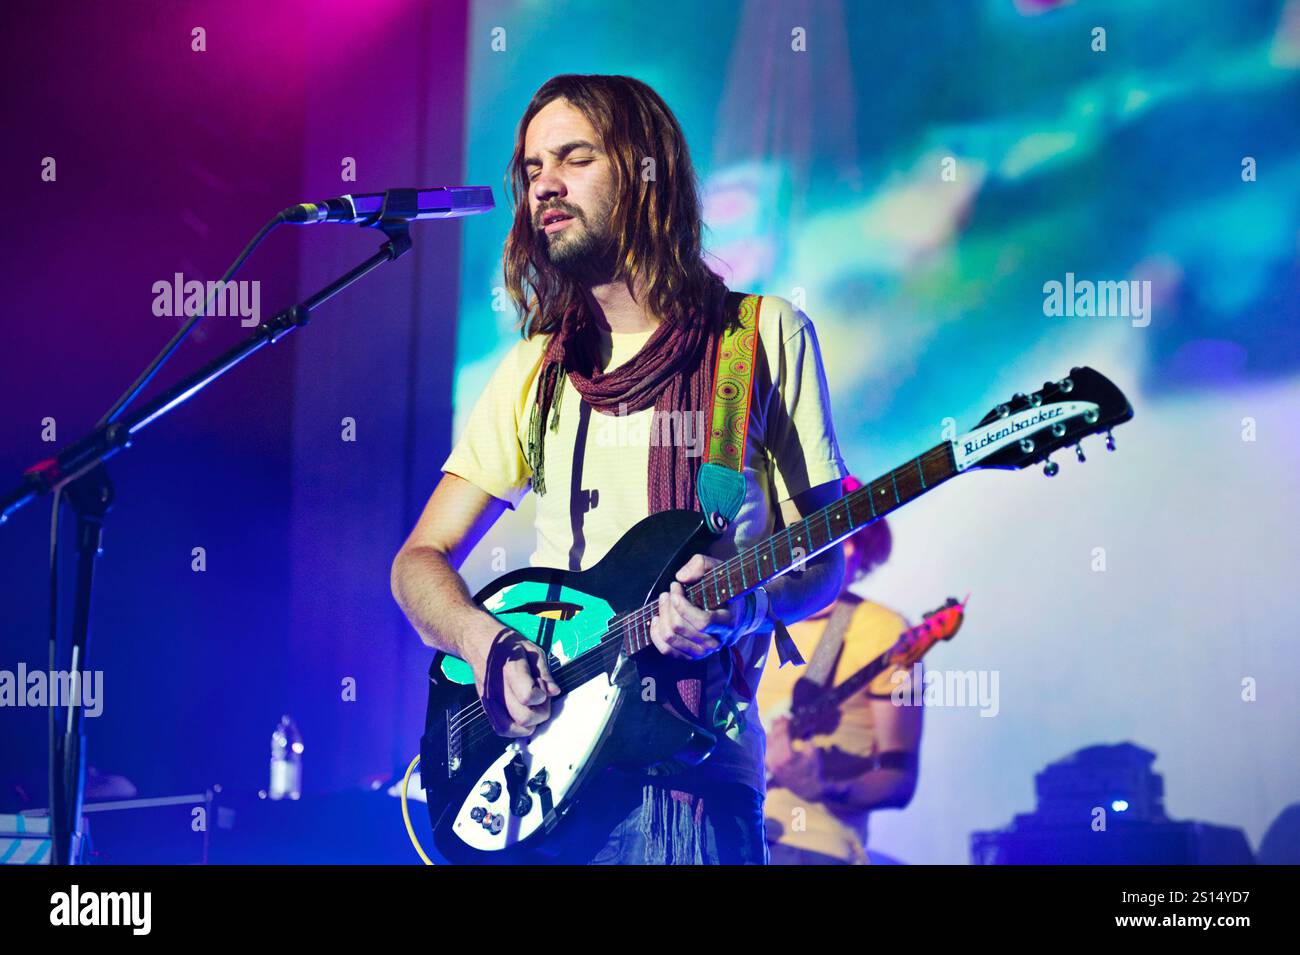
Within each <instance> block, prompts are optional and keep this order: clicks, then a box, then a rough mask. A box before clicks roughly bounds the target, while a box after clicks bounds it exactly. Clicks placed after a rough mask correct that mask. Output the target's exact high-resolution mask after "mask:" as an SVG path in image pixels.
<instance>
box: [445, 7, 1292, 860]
mask: <svg viewBox="0 0 1300 955" xmlns="http://www.w3.org/2000/svg"><path fill="white" fill-rule="evenodd" d="M469 37H470V46H469V51H470V54H469V55H470V99H469V107H468V110H467V113H468V117H469V119H468V125H467V149H468V153H467V162H466V177H467V179H469V180H472V181H475V182H491V183H493V184H498V183H500V182H501V177H502V175H503V171H504V168H505V163H506V161H507V158H508V156H509V154H510V149H511V145H512V142H513V136H514V133H515V123H516V122H517V118H518V117H519V115H520V114H521V113H522V112H523V110H524V108H525V106H526V104H527V102H528V100H529V98H530V96H531V94H532V92H533V91H534V90H535V89H536V88H537V87H538V86H540V85H541V84H542V83H543V82H544V81H545V80H546V79H547V78H549V77H550V76H552V75H554V74H557V73H564V72H579V73H626V74H630V75H632V76H635V77H637V78H639V79H642V80H644V81H646V82H648V83H650V84H651V85H652V86H654V87H655V89H657V90H658V91H659V92H660V93H661V94H662V95H663V96H664V98H665V99H666V100H667V101H668V103H669V105H670V106H672V108H673V109H674V110H675V112H676V113H677V116H678V118H679V119H680V120H681V122H682V124H683V126H684V127H685V130H686V133H687V136H688V138H689V141H690V146H691V150H692V154H693V157H694V159H695V162H696V164H697V166H698V169H699V171H700V173H701V177H702V179H703V182H704V186H705V188H706V191H707V200H706V206H707V210H706V211H707V220H708V225H709V227H710V233H709V236H708V247H709V249H710V251H711V253H712V254H713V256H714V259H713V264H714V266H715V268H716V269H717V270H719V271H720V272H721V274H723V275H724V276H725V277H726V278H727V279H728V281H729V283H730V284H731V285H732V286H733V287H735V288H740V289H745V290H749V291H757V292H763V293H767V294H773V295H780V296H783V297H786V298H789V299H792V300H794V301H796V303H797V304H799V305H800V306H801V307H802V308H803V309H804V311H806V312H807V314H808V315H809V316H810V317H811V318H812V319H813V321H814V323H815V325H816V328H817V333H818V336H819V338H820V341H821V345H822V350H823V355H824V358H825V361H826V370H827V374H828V377H829V380H830V385H831V393H832V397H833V407H834V418H835V423H836V426H837V430H838V433H839V438H840V442H841V445H842V448H843V451H844V454H845V457H846V459H847V461H848V463H849V466H850V468H851V469H852V470H853V471H854V472H855V473H857V474H858V475H860V476H861V477H863V478H867V477H874V476H876V475H877V474H880V473H883V472H884V471H885V470H886V469H887V468H890V467H893V466H895V465H897V464H900V463H902V462H903V461H905V460H906V459H907V458H910V457H912V456H914V455H915V454H917V453H919V452H920V451H921V450H923V449H925V448H928V447H930V446H931V445H932V444H934V443H935V442H936V441H938V440H939V439H940V438H941V437H945V436H950V435H951V432H950V431H949V432H947V433H945V429H949V428H955V429H957V430H964V429H967V428H969V427H972V426H973V425H974V423H975V421H976V420H977V419H978V418H980V417H981V416H982V415H983V414H984V413H985V412H986V411H987V410H989V409H990V408H991V407H992V406H994V405H995V404H997V403H999V402H1001V401H1003V400H1005V399H1007V398H1009V397H1010V396H1011V394H1012V393H1013V392H1016V391H1030V390H1032V389H1034V388H1037V387H1038V386H1039V385H1040V384H1041V383H1042V382H1043V381H1044V380H1045V379H1049V378H1051V379H1056V378H1060V377H1063V376H1064V375H1066V374H1067V373H1068V372H1069V369H1070V368H1071V366H1073V365H1084V364H1087V365H1092V366H1093V367H1096V368H1098V369H1099V370H1102V371H1103V372H1104V373H1106V374H1107V375H1109V376H1111V377H1112V378H1113V379H1114V380H1115V381H1116V382H1117V383H1118V384H1119V385H1120V386H1121V387H1122V388H1124V389H1125V390H1126V391H1127V393H1128V395H1129V396H1130V398H1131V400H1132V402H1133V405H1134V407H1135V409H1136V412H1137V416H1136V419H1135V420H1134V421H1133V422H1132V423H1131V424H1129V425H1126V426H1125V427H1124V428H1122V429H1121V430H1120V431H1119V432H1117V433H1116V435H1115V438H1116V442H1117V444H1118V451H1117V453H1115V454H1107V453H1106V451H1105V450H1104V449H1103V443H1102V441H1101V440H1099V439H1094V440H1090V441H1088V442H1087V443H1086V445H1085V451H1086V453H1087V455H1088V461H1087V463H1086V464H1076V463H1075V462H1074V454H1073V452H1069V453H1066V454H1063V455H1058V458H1059V459H1060V460H1061V462H1062V466H1061V472H1060V474H1059V475H1058V476H1057V477H1056V478H1055V479H1054V480H1047V479H1046V478H1044V476H1043V475H1042V474H1041V473H1040V471H1039V469H1038V468H1034V469H1033V470H1030V471H1027V472H1022V473H1015V474H1005V473H984V474H978V475H974V476H970V477H965V478H963V479H961V480H959V481H956V482H954V483H953V484H951V485H949V486H947V487H945V488H942V489H940V490H938V491H936V492H935V493H934V494H933V495H932V496H927V497H926V498H925V499H924V500H922V501H920V502H917V503H916V504H914V505H913V506H911V507H908V508H907V509H905V510H904V511H902V512H900V513H899V514H898V515H897V516H896V517H895V518H894V519H893V525H894V531H895V533H894V539H895V542H896V543H895V549H894V555H893V559H892V560H891V561H890V563H889V564H888V565H887V566H886V567H885V568H884V569H882V570H880V571H879V572H877V573H876V574H875V575H874V576H873V577H871V578H870V579H869V580H867V581H866V582H865V584H864V585H863V586H862V587H861V591H862V593H864V594H865V595H867V596H869V597H871V598H873V599H875V600H878V601H881V602H883V603H886V604H888V605H890V606H892V607H894V608H896V609H898V610H900V611H901V612H903V613H904V614H905V615H906V616H908V617H909V618H913V619H915V618H917V617H919V615H920V614H921V613H922V612H924V611H926V610H928V609H931V608H932V607H934V606H936V605H937V604H939V603H940V602H941V601H942V600H943V598H944V597H946V596H947V595H949V594H953V595H957V596H962V595H964V594H966V593H967V592H970V593H971V594H972V597H971V602H970V607H969V616H968V622H967V624H966V626H965V628H964V629H963V630H962V632H961V633H960V634H959V636H958V637H957V638H956V640H955V641H954V642H953V643H951V644H944V645H942V646H940V647H938V648H937V649H936V650H935V651H934V652H933V653H932V655H931V657H930V658H929V662H930V664H931V668H932V670H933V671H935V672H940V671H942V673H943V674H945V675H947V674H958V673H974V674H975V675H976V677H977V678H982V679H984V680H985V681H986V682H985V686H986V687H989V688H990V689H991V688H992V687H993V686H994V684H993V683H992V680H993V679H996V680H997V683H996V688H997V693H996V696H995V697H993V698H992V701H993V702H991V703H990V704H989V705H985V706H983V707H977V706H969V705H967V706H935V707H932V708H930V710H929V711H928V712H927V714H926V717H925V738H924V744H923V748H922V758H921V781H920V787H919V790H918V792H917V794H916V797H915V799H914V800H913V802H912V805H911V806H910V807H909V808H908V809H907V811H906V812H903V813H891V812H882V813H878V814H876V816H875V817H874V818H873V821H872V847H873V849H875V850H877V851H882V852H885V853H887V854H889V855H891V856H895V857H897V858H900V859H903V860H905V861H909V862H940V863H955V862H957V863H959V862H965V861H967V860H968V858H969V848H968V845H969V844H968V837H969V834H970V833H971V832H972V831H973V830H977V829H984V828H991V827H995V826H999V825H1002V824H1004V823H1006V822H1008V821H1009V820H1010V817H1011V816H1012V814H1013V813H1016V812H1024V811H1028V810H1030V809H1032V808H1033V803H1034V796H1033V775H1034V773H1035V772H1036V771H1038V770H1039V769H1041V768H1042V767H1043V766H1044V765H1045V764H1047V763H1048V762H1050V761H1052V760H1055V759H1057V758H1059V757H1062V756H1064V755H1066V754H1067V753H1069V752H1071V751H1073V750H1075V749H1078V748H1080V747H1083V746H1086V745H1090V744H1094V743H1109V742H1121V741H1126V740H1130V741H1133V742H1135V743H1138V744H1140V745H1142V746H1144V747H1147V748H1149V749H1152V750H1154V751H1155V752H1156V753H1157V754H1158V759H1157V761H1156V764H1155V768H1156V770H1157V771H1158V772H1160V773H1162V774H1163V775H1164V777H1165V784H1166V789H1167V794H1168V795H1167V799H1166V805H1167V809H1168V811H1169V812H1170V814H1171V815H1172V816H1174V817H1176V818H1194V819H1200V820H1206V821H1212V822H1216V823H1221V824H1227V825H1234V826H1241V827H1243V828H1244V829H1245V831H1246V833H1247V835H1248V836H1249V837H1250V839H1251V840H1252V843H1254V844H1257V843H1258V841H1259V839H1260V837H1261V835H1262V834H1263V831H1264V829H1265V828H1266V827H1267V825H1268V824H1269V822H1270V821H1271V820H1272V819H1274V818H1275V817H1276V816H1277V815H1278V813H1279V812H1280V811H1281V810H1282V809H1283V808H1284V807H1285V806H1286V805H1288V804H1290V803H1293V802H1295V801H1297V800H1298V799H1300V768H1298V767H1300V762H1298V761H1297V759H1296V752H1297V749H1298V748H1300V728H1298V724H1297V721H1296V719H1295V699H1296V696H1297V692H1298V691H1300V649H1297V646H1296V643H1295V641H1294V639H1293V638H1292V635H1291V631H1292V629H1293V627H1292V625H1291V619H1292V617H1293V615H1294V613H1295V610H1296V601H1295V595H1294V575H1295V568H1296V567H1297V565H1298V564H1300V545H1298V544H1297V542H1296V537H1295V534H1294V528H1295V527H1297V526H1300V504H1297V501H1296V498H1295V495H1294V486H1295V480H1296V472H1297V467H1296V465H1297V457H1300V450H1298V449H1297V444H1296V424H1295V423H1296V421H1297V418H1300V323H1298V321H1297V320H1298V319H1300V310H1298V307H1297V301H1298V300H1300V268H1298V264H1297V247H1298V240H1300V232H1298V229H1300V128H1298V125H1297V123H1296V117H1297V115H1300V3H1297V2H1295V0H1291V2H1285V3H1284V2H1281V0H1262V2H1248V3H1244V2H1240V0H1220V2H1209V3H1198V4H1186V3H1176V2H1154V0H1113V2H1089V3H1079V4H1074V5H1069V4H1062V3H1055V2H1051V0H1016V2H1013V0H984V2H978V3H976V2H972V3H951V2H938V0H929V2H923V0H918V2H913V3H909V4H904V5H898V4H888V3H842V2H803V3H801V2H759V0H755V2H748V3H740V4H704V5H701V4H698V3H695V2H690V0H664V2H662V3H659V4H657V5H655V6H654V8H653V11H651V9H650V8H647V7H644V6H637V5H629V6H627V7H624V8H611V7H610V5H609V4H606V3H602V2H599V0H567V2H548V3H545V4H543V3H532V2H519V0H481V2H477V3H475V4H474V5H473V16H472V21H471V25H470V31H469ZM509 221H510V220H509V213H508V211H507V209H506V208H504V206H503V207H501V208H499V209H498V210H497V211H496V212H495V213H494V214H493V215H491V216H487V217H484V218H481V219H478V220H475V221H471V222H470V223H468V224H467V227H466V231H465V246H464V259H463V263H464V264H463V269H462V273H461V274H462V282H461V298H460V306H461V309H460V316H459V322H460V324H459V332H458V349H457V382H456V412H457V425H458V427H457V433H459V427H460V426H461V425H463V421H464V416H465V414H466V413H467V412H468V409H469V408H470V406H471V404H472V401H473V399H474V398H475V397H476V396H477V395H478V394H479V393H480V391H481V389H482V388H483V386H484V383H485V381H486V379H487V376H488V374H489V373H490V371H491V369H492V368H493V367H494V365H495V363H496V361H497V360H498V359H499V358H500V356H501V355H502V354H503V352H504V351H505V350H506V349H507V348H508V347H509V345H510V343H511V341H512V340H513V335H514V333H513V322H514V318H515V316H514V314H513V312H511V311H507V310H502V309H500V308H499V307H494V305H495V306H499V305H500V302H501V300H502V296H501V295H500V293H499V289H500V286H501V285H502V279H501V272H500V251H501V242H502V239H503V237H504V235H505V233H506V230H507V228H508V226H509ZM1080 280H1086V281H1089V282H1100V281H1121V282H1123V281H1129V282H1136V283H1139V284H1138V285H1136V286H1134V288H1136V289H1137V290H1139V291H1140V292H1144V293H1146V296H1147V297H1146V298H1144V299H1143V300H1142V302H1143V305H1142V308H1140V309H1139V308H1136V304H1137V303H1136V302H1134V303H1130V305H1131V307H1130V310H1129V312H1127V313H1123V314H1110V315H1107V316H1105V317H1084V316H1080V315H1065V314H1059V313H1058V314H1053V309H1052V308H1051V305H1050V302H1049V301H1048V298H1049V296H1048V294H1047V291H1048V289H1049V288H1050V286H1049V285H1048V283H1052V282H1059V283H1061V284H1062V286H1065V285H1066V283H1067V282H1076V283H1077V282H1078V281H1080ZM1076 287H1077V286H1076ZM531 514H532V498H531V496H530V497H529V498H526V499H525V503H524V504H523V505H522V506H521V507H520V509H519V511H518V512H517V513H515V514H510V515H507V518H506V519H505V520H504V521H503V522H502V524H501V525H500V526H499V528H498V530H497V531H495V532H494V533H493V534H492V535H491V536H490V537H489V538H488V539H487V540H486V541H485V542H484V544H483V545H482V546H481V547H480V549H479V552H478V553H477V554H476V555H475V556H474V557H473V558H471V560H470V563H469V564H468V565H467V568H466V572H467V574H468V575H469V576H470V577H471V578H472V581H471V582H472V583H475V584H477V583H482V582H485V581H486V580H488V579H490V578H491V577H494V576H496V575H497V573H499V572H500V570H499V566H498V568H497V569H494V568H493V567H492V566H491V563H490V562H491V559H492V548H493V547H504V548H506V553H507V555H508V557H507V563H508V565H509V566H518V565H520V564H522V563H525V562H526V561H527V558H528V555H529V553H530V550H531Z"/></svg>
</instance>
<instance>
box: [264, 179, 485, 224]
mask: <svg viewBox="0 0 1300 955" xmlns="http://www.w3.org/2000/svg"><path fill="white" fill-rule="evenodd" d="M495 205H496V203H494V202H493V200H492V187H491V186H437V187H435V188H432V189H389V190H388V191H387V192H368V193H366V194H364V195H360V196H339V197H338V198H337V199H326V200H325V201H324V202H303V203H300V204H298V205H296V206H290V207H289V208H288V209H285V210H284V212H282V213H280V215H281V216H282V217H283V221H285V222H291V223H294V224H295V225H313V224H315V223H317V222H342V223H345V224H349V225H363V226H367V225H374V224H375V223H376V222H379V221H380V220H382V219H387V220H390V221H391V220H395V219H396V220H406V221H408V222H409V221H412V220H415V219H454V218H459V217H460V216H476V215H480V214H481V213H484V212H490V211H491V210H492V209H493V208H495Z"/></svg>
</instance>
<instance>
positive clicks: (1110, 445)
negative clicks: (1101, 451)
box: [1106, 431, 1115, 451]
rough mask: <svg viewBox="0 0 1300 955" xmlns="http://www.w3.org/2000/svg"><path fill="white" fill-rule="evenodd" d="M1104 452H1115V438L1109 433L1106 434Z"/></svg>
mask: <svg viewBox="0 0 1300 955" xmlns="http://www.w3.org/2000/svg"><path fill="white" fill-rule="evenodd" d="M1106 450H1107V451H1114V450H1115V436H1114V435H1113V434H1111V433H1110V432H1109V431H1107V432H1106Z"/></svg>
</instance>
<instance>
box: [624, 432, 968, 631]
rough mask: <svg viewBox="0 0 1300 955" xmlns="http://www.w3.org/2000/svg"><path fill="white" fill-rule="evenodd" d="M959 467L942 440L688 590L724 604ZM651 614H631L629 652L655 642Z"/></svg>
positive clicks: (701, 602) (709, 605) (710, 603)
mask: <svg viewBox="0 0 1300 955" xmlns="http://www.w3.org/2000/svg"><path fill="white" fill-rule="evenodd" d="M956 473H957V465H956V462H955V461H954V460H953V454H952V445H951V444H950V443H949V442H947V441H944V442H942V443H940V444H937V445H935V446H934V447H933V448H931V449H930V450H929V451H926V452H925V453H924V454H922V455H921V456H919V457H916V458H913V459H912V460H911V461H908V462H907V463H906V464H904V465H902V466H901V467H897V468H894V470H892V471H890V472H889V473H887V474H885V475H884V476H882V477H879V478H876V480H874V481H871V482H870V483H869V484H865V485H863V486H862V487H860V488H858V489H857V490H856V491H851V492H850V493H848V494H846V495H844V496H843V497H841V498H840V499H839V500H837V501H834V502H832V503H831V504H828V505H826V507H823V508H822V509H821V510H819V511H815V512H814V513H812V514H809V515H808V516H807V517H805V518H803V519H802V520H800V521H798V522H797V523H794V524H791V525H790V526H789V527H786V528H783V529H782V530H779V531H777V532H776V533H775V534H773V535H772V536H771V537H768V538H767V539H766V540H763V541H760V542H759V543H757V544H755V545H753V546H752V547H746V548H744V549H743V550H741V551H740V552H739V553H737V554H736V556H735V557H732V558H731V559H730V560H726V561H724V562H723V563H721V564H719V565H718V566H717V567H714V568H713V570H711V571H710V572H709V573H707V574H705V575H704V577H702V578H701V579H700V580H699V581H697V582H696V583H694V584H692V585H691V586H690V587H688V588H687V590H686V596H687V597H688V598H689V599H690V601H691V603H693V604H695V605H696V606H697V607H703V608H705V609H706V610H716V609H718V608H719V607H724V606H726V604H727V602H728V601H729V600H731V599H732V598H733V597H739V596H741V595H743V594H747V593H749V591H751V590H754V589H755V588H757V587H759V586H761V585H763V584H766V583H768V582H769V581H772V580H775V579H776V578H777V577H780V576H781V575H782V574H784V573H786V572H787V571H789V570H791V569H792V568H795V567H799V566H800V565H802V564H804V563H806V562H807V561H808V560H810V559H812V558H813V557H816V556H817V555H818V554H820V553H821V552H822V551H824V550H826V548H828V547H831V546H833V545H834V544H837V543H839V542H840V541H842V540H844V539H845V538H846V537H848V536H850V535H851V534H853V533H854V531H859V530H861V529H862V528H864V527H866V526H867V525H868V524H870V523H872V522H873V521H876V520H879V519H880V518H882V517H884V516H885V515H886V514H888V513H889V512H890V511H893V510H896V509H897V508H899V507H902V506H903V505H904V504H906V503H907V502H908V501H911V500H914V499H915V498H918V497H920V496H921V495H922V494H924V493H925V492H926V491H928V490H930V489H931V488H934V487H937V486H938V485H940V484H942V483H943V482H944V481H946V480H948V479H949V478H950V477H952V476H953V475H954V474H956ZM650 619H651V614H648V613H639V614H633V615H631V617H629V618H627V620H626V621H625V626H626V633H625V635H624V638H623V649H624V651H625V652H627V653H628V654H632V653H636V652H637V651H639V650H643V649H645V648H646V647H648V646H650Z"/></svg>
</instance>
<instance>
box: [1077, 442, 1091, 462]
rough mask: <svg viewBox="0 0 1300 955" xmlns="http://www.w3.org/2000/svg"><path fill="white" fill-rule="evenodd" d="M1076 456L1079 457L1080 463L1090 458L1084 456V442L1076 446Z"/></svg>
mask: <svg viewBox="0 0 1300 955" xmlns="http://www.w3.org/2000/svg"><path fill="white" fill-rule="evenodd" d="M1074 456H1075V457H1076V458H1078V459H1079V463H1080V464H1082V463H1083V462H1084V461H1087V460H1088V459H1087V458H1085V457H1084V456H1083V442H1080V443H1078V444H1076V445H1075V446H1074Z"/></svg>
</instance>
